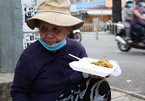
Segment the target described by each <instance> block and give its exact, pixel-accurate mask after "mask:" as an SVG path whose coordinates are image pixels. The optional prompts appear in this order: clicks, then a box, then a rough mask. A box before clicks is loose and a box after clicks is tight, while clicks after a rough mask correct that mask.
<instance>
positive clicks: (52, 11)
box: [27, 0, 84, 29]
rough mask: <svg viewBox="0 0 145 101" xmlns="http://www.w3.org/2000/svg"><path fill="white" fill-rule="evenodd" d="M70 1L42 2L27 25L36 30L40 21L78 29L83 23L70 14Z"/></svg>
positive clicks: (46, 0) (43, 0)
mask: <svg viewBox="0 0 145 101" xmlns="http://www.w3.org/2000/svg"><path fill="white" fill-rule="evenodd" d="M70 6H71V4H70V2H69V0H41V2H40V3H39V5H38V7H37V13H36V14H35V15H34V16H33V17H32V18H30V19H29V20H28V21H27V25H28V26H29V27H30V28H31V29H34V28H35V27H38V26H39V21H40V20H41V21H44V22H47V23H50V24H53V25H57V26H65V27H72V29H78V28H80V27H81V26H82V25H83V23H84V22H83V21H82V20H80V19H78V18H76V17H73V16H72V15H71V14H70Z"/></svg>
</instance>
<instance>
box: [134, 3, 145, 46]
mask: <svg viewBox="0 0 145 101" xmlns="http://www.w3.org/2000/svg"><path fill="white" fill-rule="evenodd" d="M144 4H145V2H144V0H135V6H134V7H133V9H132V11H133V19H132V27H133V29H134V30H135V31H137V33H138V35H139V40H140V41H141V42H140V43H139V45H140V46H145V16H144V15H143V14H144V12H145V8H144V7H143V6H144Z"/></svg>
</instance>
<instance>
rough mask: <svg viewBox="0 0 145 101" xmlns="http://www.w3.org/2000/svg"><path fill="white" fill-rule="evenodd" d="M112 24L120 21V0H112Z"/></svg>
mask: <svg viewBox="0 0 145 101" xmlns="http://www.w3.org/2000/svg"><path fill="white" fill-rule="evenodd" d="M112 4H113V6H112V22H115V23H116V22H119V21H122V14H121V11H122V8H121V6H122V5H121V0H112Z"/></svg>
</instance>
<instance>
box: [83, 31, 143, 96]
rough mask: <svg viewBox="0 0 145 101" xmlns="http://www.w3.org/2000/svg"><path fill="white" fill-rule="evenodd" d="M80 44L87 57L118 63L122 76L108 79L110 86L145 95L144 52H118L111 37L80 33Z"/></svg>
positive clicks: (133, 50)
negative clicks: (83, 47)
mask: <svg viewBox="0 0 145 101" xmlns="http://www.w3.org/2000/svg"><path fill="white" fill-rule="evenodd" d="M82 35H83V40H82V42H81V43H82V44H83V45H84V46H85V48H86V50H87V53H88V56H89V57H91V58H98V59H104V58H105V59H114V60H116V61H118V63H119V65H120V67H121V69H122V74H121V76H119V77H110V78H109V79H108V80H109V82H110V84H111V86H114V87H117V88H121V89H124V90H128V91H133V92H135V93H139V94H143V95H145V50H138V49H131V51H130V52H127V53H124V52H120V51H119V49H118V48H117V45H116V42H115V40H114V36H113V35H106V34H99V36H98V37H99V39H98V40H96V34H95V33H82Z"/></svg>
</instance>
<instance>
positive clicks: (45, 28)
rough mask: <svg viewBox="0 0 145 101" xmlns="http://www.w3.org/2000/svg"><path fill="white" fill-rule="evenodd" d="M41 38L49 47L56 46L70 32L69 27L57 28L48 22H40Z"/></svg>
mask: <svg viewBox="0 0 145 101" xmlns="http://www.w3.org/2000/svg"><path fill="white" fill-rule="evenodd" d="M39 32H40V37H41V38H42V39H43V41H44V42H45V43H46V44H48V45H54V44H56V43H58V42H60V41H62V40H63V39H64V38H65V37H66V36H67V34H68V33H69V30H68V28H67V27H61V26H55V25H52V24H49V23H46V22H40V26H39Z"/></svg>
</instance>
